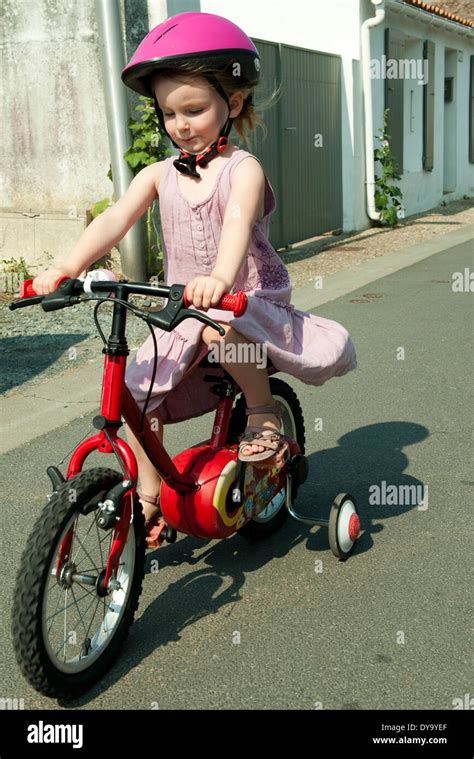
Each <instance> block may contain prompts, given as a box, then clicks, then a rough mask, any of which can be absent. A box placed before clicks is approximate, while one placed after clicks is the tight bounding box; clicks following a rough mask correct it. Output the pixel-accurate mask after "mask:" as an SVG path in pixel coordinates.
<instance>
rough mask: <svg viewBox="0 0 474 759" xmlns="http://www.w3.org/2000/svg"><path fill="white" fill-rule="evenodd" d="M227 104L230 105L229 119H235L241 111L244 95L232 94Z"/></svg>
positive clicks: (240, 93) (239, 93)
mask: <svg viewBox="0 0 474 759" xmlns="http://www.w3.org/2000/svg"><path fill="white" fill-rule="evenodd" d="M229 104H230V108H231V111H230V114H229V116H230V118H231V119H235V118H237V116H238V115H239V113H240V111H241V110H242V106H243V104H244V95H243V93H242V92H234V94H233V95H232V97H230V98H229Z"/></svg>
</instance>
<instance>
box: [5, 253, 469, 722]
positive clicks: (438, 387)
mask: <svg viewBox="0 0 474 759" xmlns="http://www.w3.org/2000/svg"><path fill="white" fill-rule="evenodd" d="M465 268H470V270H471V271H472V270H473V268H474V267H473V256H472V245H470V244H469V243H465V244H462V245H457V246H456V247H452V248H450V249H449V250H446V251H445V252H442V253H438V254H437V255H433V256H431V257H429V258H426V259H425V260H423V261H421V262H420V263H417V264H415V265H413V266H409V267H407V268H405V269H402V270H400V271H397V272H396V273H394V274H391V275H389V276H385V277H383V278H381V279H378V280H376V281H374V282H372V283H371V284H370V285H365V286H364V287H362V288H361V289H360V290H356V291H354V292H352V293H350V294H348V295H345V296H344V297H341V298H339V299H338V300H334V301H332V302H330V303H327V304H325V305H324V306H321V307H320V308H319V309H318V313H319V314H320V315H321V316H325V317H328V318H331V319H336V320H337V321H339V322H341V323H342V324H344V326H346V327H347V328H348V330H349V332H350V333H351V335H352V338H353V340H354V343H355V345H356V349H357V355H358V361H359V367H358V369H357V370H356V371H354V372H352V373H350V374H349V375H347V376H346V377H342V378H336V379H334V380H333V381H330V382H328V383H326V385H324V386H323V387H320V388H317V387H310V386H307V385H304V384H303V383H301V382H299V381H298V380H295V379H293V378H292V377H288V376H287V375H283V374H278V375H277V376H278V377H280V378H282V379H286V380H287V381H289V382H290V384H291V385H292V387H293V388H294V389H295V390H296V392H297V393H298V395H299V398H300V401H301V404H302V406H303V411H304V414H305V420H306V431H307V454H308V455H309V463H310V476H309V478H308V480H307V481H306V483H305V484H304V485H303V487H302V488H301V490H300V492H299V495H298V500H297V504H296V506H297V508H298V510H299V511H301V512H302V513H304V514H307V515H313V514H318V515H322V516H326V515H327V513H328V511H329V507H330V504H331V502H332V499H333V498H334V497H335V496H336V495H337V494H338V493H339V492H344V491H349V492H351V493H352V494H353V495H355V497H356V498H357V501H358V504H359V510H360V514H361V521H362V530H363V532H362V535H361V537H360V539H359V541H358V544H357V547H356V550H355V553H354V554H353V556H352V557H351V558H350V559H349V560H348V561H347V562H346V563H340V562H338V561H337V560H336V559H335V557H333V555H332V553H331V551H330V549H329V544H328V539H327V530H326V529H324V528H314V527H313V528H310V527H307V526H305V525H301V524H299V523H296V522H295V521H293V520H288V521H287V523H286V525H285V526H284V527H283V528H282V529H281V530H280V531H279V532H278V533H277V534H276V535H274V536H272V537H271V538H270V539H268V540H267V541H266V542H265V543H262V544H260V545H259V546H249V545H248V544H247V543H246V542H245V541H244V540H243V539H241V538H240V537H233V538H230V539H228V540H226V541H222V542H219V541H209V542H204V541H200V540H196V539H193V538H191V537H187V536H185V535H181V536H179V538H178V541H177V542H176V543H175V544H173V545H165V547H162V548H161V549H159V551H157V552H150V553H148V570H149V571H148V574H147V576H146V578H145V581H144V590H143V594H142V597H141V602H140V606H139V611H138V615H137V621H136V623H135V624H134V626H133V628H132V630H131V632H130V636H129V638H128V641H127V643H126V646H125V649H124V651H123V654H122V656H121V658H120V660H119V661H118V662H117V664H116V665H115V667H114V668H113V670H112V671H111V672H110V673H109V674H108V675H107V676H106V677H105V678H104V679H103V681H102V682H101V683H100V684H99V685H98V686H97V687H95V688H94V689H93V690H91V691H90V692H89V693H88V694H86V695H85V696H84V697H83V698H82V699H81V700H78V701H74V702H68V703H58V702H57V701H55V700H49V699H46V698H44V697H42V696H40V695H39V694H37V693H36V692H35V691H33V690H32V689H31V688H30V687H29V686H28V685H27V684H26V683H25V682H24V680H23V678H22V676H21V675H20V673H19V670H18V669H17V666H16V663H15V660H14V656H13V650H12V641H11V636H10V630H9V623H10V609H11V605H12V594H13V585H14V576H15V574H16V571H17V568H18V566H19V563H20V558H21V553H22V549H23V546H24V544H25V541H26V537H27V534H28V532H29V530H30V529H31V524H32V523H33V521H34V520H35V519H36V516H37V514H38V513H39V512H40V511H41V509H42V507H43V504H44V503H45V495H46V493H48V492H49V491H50V486H49V479H48V478H47V476H46V467H47V466H48V465H50V464H53V463H58V462H59V461H61V459H62V458H63V457H64V456H65V454H66V453H67V452H68V451H70V450H71V449H72V448H73V447H74V446H75V444H76V443H77V442H78V441H79V440H80V439H81V438H82V437H83V436H85V435H86V433H87V431H88V430H90V429H91V425H90V422H91V419H92V416H93V415H94V414H88V415H87V416H85V417H84V418H83V419H76V420H75V421H73V422H69V423H68V424H67V425H65V426H64V427H63V428H61V429H59V430H55V431H53V432H51V433H49V434H46V435H44V436H42V437H39V438H37V439H35V440H33V441H31V442H30V443H28V444H27V445H25V446H23V447H21V448H16V449H14V450H12V451H10V452H9V453H7V454H6V455H5V456H4V457H3V460H2V465H3V467H2V468H3V477H2V480H3V496H4V497H3V510H4V511H3V515H4V518H3V530H2V532H3V534H2V550H1V552H0V556H1V562H2V565H1V566H2V578H3V584H2V585H3V587H2V594H1V607H2V613H1V622H0V625H1V627H0V636H1V637H0V640H1V646H2V652H3V667H2V684H1V686H0V687H1V691H0V695H2V696H3V697H4V698H7V697H11V698H18V699H20V698H23V699H24V706H25V709H35V708H50V709H62V708H76V709H81V708H86V709H114V708H118V709H125V708H127V709H150V708H157V707H158V708H160V709H170V708H178V709H203V708H211V709H219V708H235V709H236V708H253V709H279V708H283V709H314V708H323V709H402V708H403V709H405V708H407V709H448V710H449V709H452V708H453V699H456V698H461V699H464V697H465V694H470V695H471V696H472V695H474V687H473V660H472V654H471V651H472V638H471V636H472V606H471V605H470V602H469V598H470V597H471V595H470V594H471V592H472V561H471V557H472V553H473V519H472V493H473V485H474V482H473V474H472V472H473V469H472V455H471V451H472V428H473V392H472V387H473V383H472V376H473V372H474V350H473V348H474V346H473V330H472V327H473V323H474V311H473V297H474V296H473V294H472V293H469V292H461V293H455V292H453V290H452V276H453V273H454V272H463V270H464V269H465ZM400 348H403V349H404V358H403V359H401V358H400V354H401V352H400ZM211 418H212V417H211V416H210V415H207V416H205V417H201V418H200V419H197V420H192V421H191V422H187V423H183V424H180V425H176V426H168V427H167V428H166V431H165V433H166V441H167V444H168V446H169V450H170V451H171V452H172V453H176V452H177V451H178V450H180V448H181V447H182V445H183V442H182V441H183V440H186V443H187V444H189V445H191V444H193V443H194V442H197V441H199V440H202V439H203V438H205V437H206V436H208V431H209V428H210V423H211ZM318 418H321V419H322V420H323V429H322V430H321V431H317V430H316V429H315V419H318ZM94 461H96V463H100V464H102V465H104V464H106V465H112V464H111V461H112V457H110V458H109V459H107V460H105V461H104V457H102V458H100V457H99V456H98V455H97V458H96V459H91V465H92V464H93V463H94ZM384 481H385V483H386V485H387V487H388V486H390V485H395V486H396V487H397V488H399V487H400V486H403V485H418V486H420V487H423V488H424V490H423V493H424V495H425V496H426V493H428V499H427V500H425V502H424V503H423V504H422V505H421V507H420V506H418V505H416V503H413V504H411V505H410V504H407V505H398V506H395V505H389V503H386V504H385V505H377V504H371V503H370V502H369V497H370V493H371V492H372V490H369V488H373V486H382V483H383V482H384ZM156 559H158V561H159V571H157V572H152V571H150V569H151V567H152V564H151V562H152V561H153V560H156ZM318 562H320V563H319V564H318ZM315 570H318V571H315ZM236 632H238V633H240V643H235V642H234V641H235V640H236V638H237V637H238V636H236V635H235V633H236Z"/></svg>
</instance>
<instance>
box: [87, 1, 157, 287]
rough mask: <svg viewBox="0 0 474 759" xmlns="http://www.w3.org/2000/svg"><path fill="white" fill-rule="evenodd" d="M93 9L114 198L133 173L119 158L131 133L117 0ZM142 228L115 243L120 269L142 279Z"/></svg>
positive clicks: (140, 222) (136, 226) (140, 224)
mask: <svg viewBox="0 0 474 759" xmlns="http://www.w3.org/2000/svg"><path fill="white" fill-rule="evenodd" d="M95 10H96V16H97V22H98V27H99V48H100V58H101V64H102V79H103V83H104V94H105V110H106V114H107V131H108V135H109V145H110V158H111V163H112V176H113V182H114V194H115V198H116V199H117V200H118V199H119V198H121V197H122V195H124V193H125V192H126V191H127V188H128V186H129V184H130V182H131V181H132V179H133V176H134V174H133V171H132V169H131V167H130V166H129V165H128V163H127V162H126V161H125V160H124V158H123V154H124V153H125V151H126V150H127V148H128V147H129V146H130V144H131V135H130V131H129V129H128V121H129V118H130V115H129V111H128V101H127V92H126V89H125V86H124V85H123V83H122V80H121V78H120V73H121V71H122V69H123V68H124V67H125V63H126V62H125V60H124V58H125V55H124V45H123V39H122V27H121V22H120V9H119V0H95ZM144 231H145V227H144V223H143V220H142V219H139V220H138V221H137V222H136V223H135V224H134V225H133V227H131V228H130V229H129V231H128V232H127V234H126V235H125V236H124V237H123V238H122V240H121V241H120V242H119V243H118V249H119V251H120V259H121V263H122V271H123V273H124V274H125V276H126V277H127V279H131V280H132V281H135V282H146V262H145V255H144V250H145V243H144V239H145V234H144Z"/></svg>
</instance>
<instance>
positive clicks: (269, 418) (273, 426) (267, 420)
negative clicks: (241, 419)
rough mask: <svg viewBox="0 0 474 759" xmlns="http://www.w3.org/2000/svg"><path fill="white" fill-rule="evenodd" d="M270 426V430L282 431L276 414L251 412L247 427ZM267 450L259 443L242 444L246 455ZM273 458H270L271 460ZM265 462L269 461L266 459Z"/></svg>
mask: <svg viewBox="0 0 474 759" xmlns="http://www.w3.org/2000/svg"><path fill="white" fill-rule="evenodd" d="M250 426H255V427H268V429H270V430H276V431H277V432H279V431H280V420H279V419H278V417H277V416H276V414H249V416H248V418H247V427H250ZM265 450H267V449H266V448H265V447H264V446H263V445H258V443H252V444H247V443H246V444H245V445H243V446H242V453H243V455H244V456H251V455H252V454H253V453H261V452H262V451H265ZM270 460H271V459H269V461H270ZM265 463H268V462H267V460H265Z"/></svg>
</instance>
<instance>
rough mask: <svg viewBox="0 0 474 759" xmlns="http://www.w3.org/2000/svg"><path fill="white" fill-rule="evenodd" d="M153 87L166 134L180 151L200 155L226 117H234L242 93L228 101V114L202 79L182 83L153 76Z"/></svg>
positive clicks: (241, 99)
mask: <svg viewBox="0 0 474 759" xmlns="http://www.w3.org/2000/svg"><path fill="white" fill-rule="evenodd" d="M153 86H154V91H155V95H156V99H157V100H158V105H159V106H160V108H161V110H162V111H163V118H164V121H165V127H166V131H167V132H168V134H169V136H170V137H171V138H172V140H173V141H174V142H175V143H176V144H177V145H179V147H180V148H182V149H183V150H186V151H188V152H190V153H200V152H202V151H203V150H204V149H205V148H207V147H208V146H209V145H212V143H213V142H215V141H216V140H217V138H218V136H219V133H220V130H221V129H222V127H223V126H224V124H225V122H226V119H227V116H228V115H230V117H231V118H235V117H236V116H238V114H239V113H240V111H241V108H242V103H243V94H242V93H241V92H238V93H234V94H233V95H232V96H231V97H230V98H229V103H230V106H231V109H232V110H231V112H230V114H229V109H228V108H227V105H226V103H225V102H224V100H223V99H222V98H221V96H220V95H219V93H218V92H217V91H216V90H215V89H214V87H211V85H209V84H208V83H207V82H206V80H204V79H193V80H190V81H188V82H187V83H186V84H185V83H183V81H181V80H178V79H168V78H163V77H156V78H155V79H153Z"/></svg>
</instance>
